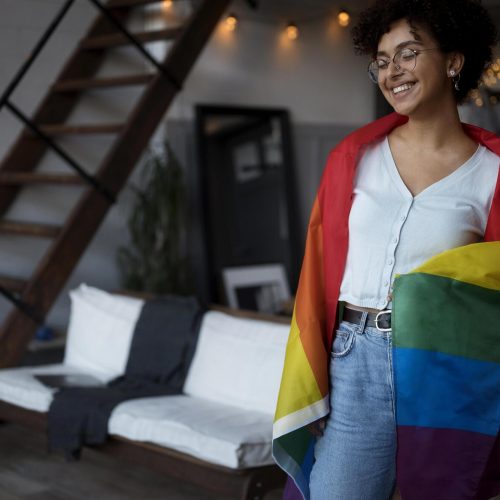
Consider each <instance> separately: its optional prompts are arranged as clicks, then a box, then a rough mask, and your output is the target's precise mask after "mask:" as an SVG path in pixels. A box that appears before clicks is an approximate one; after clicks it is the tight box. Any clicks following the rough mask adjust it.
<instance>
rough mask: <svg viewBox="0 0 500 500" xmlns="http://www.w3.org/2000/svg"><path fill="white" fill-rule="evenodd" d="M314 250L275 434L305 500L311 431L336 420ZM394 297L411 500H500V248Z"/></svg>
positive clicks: (426, 273) (418, 280)
mask: <svg viewBox="0 0 500 500" xmlns="http://www.w3.org/2000/svg"><path fill="white" fill-rule="evenodd" d="M318 210H319V209H318V206H317V204H316V205H315V207H314V208H313V215H312V224H311V228H312V231H314V230H315V228H316V225H315V217H316V216H317V214H318V213H319V212H318ZM314 248H315V247H314V246H312V245H311V247H310V248H306V260H305V262H304V266H303V270H302V274H301V283H300V285H299V290H300V292H301V293H300V295H298V296H297V302H296V307H295V312H294V316H293V319H292V327H291V333H290V338H289V342H288V346H287V353H286V359H287V362H286V363H285V368H284V372H283V377H282V384H281V389H280V394H279V398H278V405H277V411H276V416H275V422H274V428H273V437H274V440H273V455H274V457H275V459H276V461H277V463H278V464H279V465H280V466H281V467H282V468H283V469H284V470H285V471H286V472H287V473H288V474H289V475H290V476H291V477H292V478H293V481H294V483H295V485H296V486H297V488H298V490H299V491H300V494H301V495H302V496H303V497H304V498H305V499H306V500H307V499H309V476H310V471H311V468H312V465H313V460H314V454H313V451H314V444H315V438H314V436H313V435H312V434H311V433H310V432H309V431H308V429H307V427H306V426H307V424H309V423H311V422H314V421H315V420H317V419H319V418H321V417H323V416H325V415H327V414H328V412H329V403H328V385H327V381H328V374H327V373H326V372H325V367H326V363H325V362H324V359H326V357H327V356H328V347H327V346H328V339H325V338H323V335H322V332H324V331H325V329H324V324H323V322H324V318H322V317H319V318H318V317H316V316H314V315H313V314H310V312H311V311H321V310H322V309H321V307H320V306H319V304H318V303H317V301H320V300H322V296H321V293H322V292H321V288H322V286H323V285H322V284H321V283H320V285H319V286H318V284H317V283H314V280H315V279H317V277H318V276H321V274H320V273H319V272H318V269H316V268H315V266H317V265H318V264H317V262H318V260H320V259H318V255H314ZM311 255H312V256H313V257H315V258H308V257H309V256H311ZM393 296H394V298H393V341H394V358H393V359H394V376H395V391H396V419H397V434H398V456H397V476H398V486H399V487H400V490H401V493H402V497H403V499H404V500H422V499H433V500H435V499H439V500H472V499H477V500H482V499H485V500H486V499H489V498H491V497H493V496H494V495H498V494H500V440H499V437H498V436H499V429H500V242H489V243H479V244H475V245H467V246H465V247H460V248H456V249H453V250H449V251H447V252H444V253H442V254H440V255H438V256H436V257H433V258H432V259H430V260H429V261H427V262H426V263H425V264H423V265H422V266H421V267H419V268H418V269H415V270H414V271H413V272H411V273H409V274H405V275H402V276H399V277H398V278H397V279H396V281H395V286H394V295H393ZM313 318H314V319H313ZM296 494H298V492H294V493H293V494H292V495H291V496H293V497H296Z"/></svg>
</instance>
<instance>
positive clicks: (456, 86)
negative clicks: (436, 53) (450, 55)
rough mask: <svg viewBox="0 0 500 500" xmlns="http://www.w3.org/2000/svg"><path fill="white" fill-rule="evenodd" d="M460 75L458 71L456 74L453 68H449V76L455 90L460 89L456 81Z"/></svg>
mask: <svg viewBox="0 0 500 500" xmlns="http://www.w3.org/2000/svg"><path fill="white" fill-rule="evenodd" d="M460 76H461V75H460V73H458V75H457V72H456V71H455V70H454V69H451V70H450V77H451V79H452V81H453V83H454V87H455V90H456V91H457V92H458V91H459V90H460V87H459V85H458V82H459V81H460Z"/></svg>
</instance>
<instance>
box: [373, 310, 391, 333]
mask: <svg viewBox="0 0 500 500" xmlns="http://www.w3.org/2000/svg"><path fill="white" fill-rule="evenodd" d="M382 314H391V315H392V309H384V310H383V311H380V312H378V313H377V315H376V316H375V328H376V329H377V330H378V331H379V332H390V331H391V330H392V328H380V327H379V326H378V322H379V320H380V318H379V316H381V315H382ZM391 317H392V316H391Z"/></svg>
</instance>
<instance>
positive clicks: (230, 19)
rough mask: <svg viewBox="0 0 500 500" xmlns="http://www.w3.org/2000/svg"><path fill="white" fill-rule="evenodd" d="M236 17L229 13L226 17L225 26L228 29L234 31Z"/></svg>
mask: <svg viewBox="0 0 500 500" xmlns="http://www.w3.org/2000/svg"><path fill="white" fill-rule="evenodd" d="M238 22H239V21H238V18H237V17H236V16H235V15H234V14H229V15H228V16H227V17H226V28H227V30H228V31H234V30H235V29H236V27H237V26H238Z"/></svg>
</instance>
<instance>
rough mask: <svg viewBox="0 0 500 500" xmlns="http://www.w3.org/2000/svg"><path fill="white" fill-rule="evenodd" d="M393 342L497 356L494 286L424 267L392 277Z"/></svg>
mask: <svg viewBox="0 0 500 500" xmlns="http://www.w3.org/2000/svg"><path fill="white" fill-rule="evenodd" d="M393 296H394V299H393V314H392V327H393V342H394V346H395V347H408V348H416V349H426V350H432V351H440V352H444V353H447V354H452V355H456V356H463V357H466V358H471V359H477V360H482V361H492V362H500V318H499V317H498V311H499V307H500V291H499V290H492V289H489V288H483V287H480V286H476V285H471V284H469V283H464V282H461V281H457V280H454V279H450V278H445V277H442V276H435V275H431V274H425V273H415V274H405V275H401V276H399V277H397V278H396V280H395V283H394V295H393Z"/></svg>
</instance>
